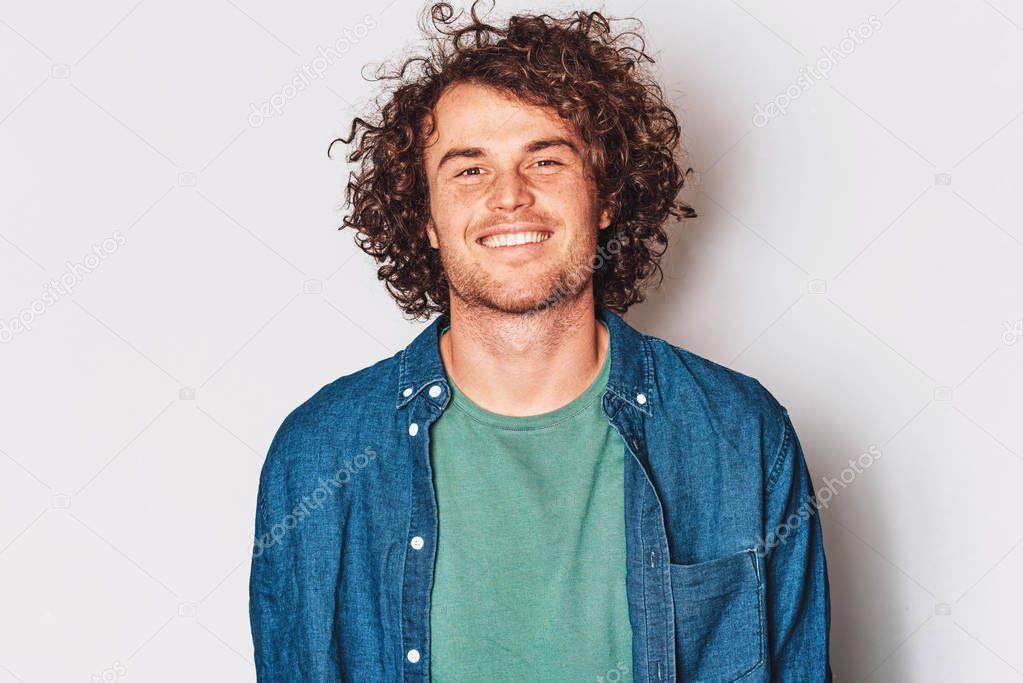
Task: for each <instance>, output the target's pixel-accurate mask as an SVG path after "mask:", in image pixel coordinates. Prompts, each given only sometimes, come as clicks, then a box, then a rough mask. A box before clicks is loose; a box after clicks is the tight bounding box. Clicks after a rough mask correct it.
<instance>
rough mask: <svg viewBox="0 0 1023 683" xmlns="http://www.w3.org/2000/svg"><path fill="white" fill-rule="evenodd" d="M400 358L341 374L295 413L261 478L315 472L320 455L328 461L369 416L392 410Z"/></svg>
mask: <svg viewBox="0 0 1023 683" xmlns="http://www.w3.org/2000/svg"><path fill="white" fill-rule="evenodd" d="M398 356H399V354H395V355H393V356H390V357H388V358H384V359H381V360H379V361H377V362H375V363H373V364H372V365H369V366H366V367H364V368H361V369H359V370H356V371H355V372H352V373H349V374H346V375H342V376H340V377H338V378H337V379H334V380H332V381H331V382H329V383H327V384H324V385H323V386H321V387H320V388H319V389H318V390H317V391H316V392H314V393H313V394H312V395H311V396H309V397H308V398H307V399H305V400H304V401H302V402H301V403H300V404H298V405H297V406H296V407H295V408H293V409H292V410H291V411H290V412H289V413H288V414H287V415H286V416H285V417H284V419H283V421H282V422H281V424H280V426H279V427H278V428H277V430H276V432H275V434H274V436H273V439H272V441H271V442H270V447H269V450H268V452H267V456H266V460H265V462H264V464H263V478H269V477H274V476H275V475H277V476H283V473H284V472H285V471H288V472H293V473H294V472H301V471H302V470H304V469H315V468H316V467H317V463H318V460H319V458H320V456H324V457H330V456H331V453H332V452H333V448H334V447H335V446H336V445H337V444H338V442H339V440H342V439H344V438H345V436H346V435H349V434H350V433H352V432H353V431H354V430H357V429H359V428H362V427H364V426H366V424H367V421H368V420H367V416H368V414H369V413H370V412H371V411H375V412H377V413H380V412H381V409H385V408H387V407H388V406H389V405H393V402H394V400H395V398H394V393H393V392H394V387H395V386H397V371H398V370H397V369H398Z"/></svg>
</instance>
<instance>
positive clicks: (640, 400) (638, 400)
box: [636, 394, 646, 405]
mask: <svg viewBox="0 0 1023 683" xmlns="http://www.w3.org/2000/svg"><path fill="white" fill-rule="evenodd" d="M636 403H638V404H639V405H643V404H644V403H646V396H644V395H643V394H636Z"/></svg>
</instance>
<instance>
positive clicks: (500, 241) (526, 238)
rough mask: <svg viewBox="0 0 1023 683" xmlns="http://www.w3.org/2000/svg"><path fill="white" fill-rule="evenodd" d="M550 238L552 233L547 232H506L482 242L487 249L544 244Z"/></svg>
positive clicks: (486, 238)
mask: <svg viewBox="0 0 1023 683" xmlns="http://www.w3.org/2000/svg"><path fill="white" fill-rule="evenodd" d="M548 237H550V233H546V232H516V233H507V232H505V233H500V234H498V235H490V236H489V237H484V238H483V239H482V240H480V242H481V243H482V244H483V245H484V246H486V247H513V246H516V245H519V244H530V243H533V242H543V241H544V240H546V239H547V238H548Z"/></svg>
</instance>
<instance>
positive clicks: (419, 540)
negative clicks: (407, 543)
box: [412, 536, 423, 550]
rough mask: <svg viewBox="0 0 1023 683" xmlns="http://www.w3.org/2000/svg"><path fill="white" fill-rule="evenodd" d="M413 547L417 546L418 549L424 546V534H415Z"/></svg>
mask: <svg viewBox="0 0 1023 683" xmlns="http://www.w3.org/2000/svg"><path fill="white" fill-rule="evenodd" d="M412 547H413V548H415V549H416V550H419V549H420V548H422V547H423V537H422V536H413V537H412Z"/></svg>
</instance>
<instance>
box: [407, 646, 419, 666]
mask: <svg viewBox="0 0 1023 683" xmlns="http://www.w3.org/2000/svg"><path fill="white" fill-rule="evenodd" d="M407 656H408V660H409V661H410V662H412V663H413V664H415V663H416V662H418V661H419V650H416V649H415V648H413V649H411V650H409V651H408V655H407Z"/></svg>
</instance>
